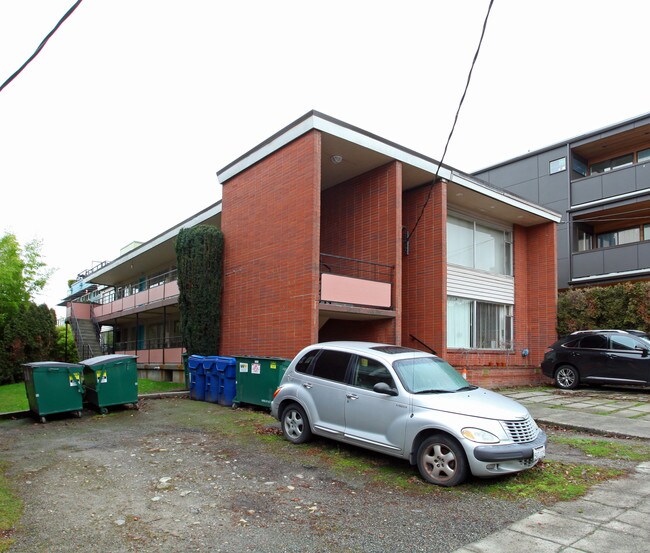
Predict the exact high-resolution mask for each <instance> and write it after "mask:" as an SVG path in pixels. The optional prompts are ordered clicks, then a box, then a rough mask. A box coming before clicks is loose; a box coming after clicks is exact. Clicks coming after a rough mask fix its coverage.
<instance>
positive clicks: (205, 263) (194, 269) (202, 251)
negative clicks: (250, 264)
mask: <svg viewBox="0 0 650 553" xmlns="http://www.w3.org/2000/svg"><path fill="white" fill-rule="evenodd" d="M176 262H177V266H178V288H179V297H178V307H179V310H180V315H181V336H182V340H183V346H184V347H185V349H186V350H187V352H188V353H189V354H191V355H217V354H218V353H219V343H220V338H221V288H222V274H223V234H222V233H221V231H220V230H218V229H216V228H215V227H211V226H208V225H198V226H196V227H192V228H188V229H181V231H180V232H179V233H178V237H177V238H176Z"/></svg>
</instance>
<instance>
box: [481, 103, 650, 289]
mask: <svg viewBox="0 0 650 553" xmlns="http://www.w3.org/2000/svg"><path fill="white" fill-rule="evenodd" d="M474 175H475V176H476V177H479V178H480V179H482V180H485V181H487V182H488V183H490V184H492V185H493V186H496V187H499V188H503V189H505V190H507V191H508V192H512V193H514V194H517V195H518V196H522V197H523V198H526V199H528V200H530V201H532V202H535V203H537V204H540V205H543V206H544V207H547V208H549V209H552V210H553V211H556V212H558V213H561V214H562V215H563V216H562V223H560V224H559V225H558V240H557V255H558V264H557V266H558V287H559V288H560V289H562V288H567V287H569V286H580V285H594V284H606V283H613V282H621V281H629V280H647V279H650V114H645V115H642V116H639V117H636V118H634V119H631V120H628V121H623V122H621V123H617V124H615V125H612V126H610V127H607V128H604V129H600V130H597V131H594V132H590V133H588V134H585V135H582V136H578V137H576V138H572V139H570V140H567V141H564V142H561V143H559V144H554V145H552V146H548V147H546V148H543V149H541V150H538V151H536V152H531V153H528V154H526V155H524V156H521V157H517V158H515V159H511V160H509V161H505V162H503V163H499V164H498V165H494V166H492V167H488V168H486V169H483V170H481V171H478V172H476V173H474Z"/></svg>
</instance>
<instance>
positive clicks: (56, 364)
mask: <svg viewBox="0 0 650 553" xmlns="http://www.w3.org/2000/svg"><path fill="white" fill-rule="evenodd" d="M23 367H33V368H37V367H52V368H57V369H81V368H82V367H83V365H81V364H79V363H63V362H62V361H35V362H33V363H23Z"/></svg>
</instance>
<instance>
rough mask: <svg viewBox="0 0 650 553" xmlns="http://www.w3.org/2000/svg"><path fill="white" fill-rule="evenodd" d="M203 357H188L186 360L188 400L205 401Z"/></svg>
mask: <svg viewBox="0 0 650 553" xmlns="http://www.w3.org/2000/svg"><path fill="white" fill-rule="evenodd" d="M204 360H205V357H204V356H203V355H190V356H189V358H188V359H187V368H188V371H189V375H190V399H195V400H197V401H205V387H206V384H205V369H204V368H203V361H204Z"/></svg>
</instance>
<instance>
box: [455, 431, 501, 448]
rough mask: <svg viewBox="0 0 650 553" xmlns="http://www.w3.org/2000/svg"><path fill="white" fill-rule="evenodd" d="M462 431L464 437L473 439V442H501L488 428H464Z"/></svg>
mask: <svg viewBox="0 0 650 553" xmlns="http://www.w3.org/2000/svg"><path fill="white" fill-rule="evenodd" d="M460 433H461V434H462V435H463V437H464V438H467V439H468V440H472V441H473V442H479V443H482V444H497V443H499V438H497V437H496V436H495V435H494V434H492V433H491V432H488V431H487V430H481V429H480V428H463V429H462V430H461V431H460Z"/></svg>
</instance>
